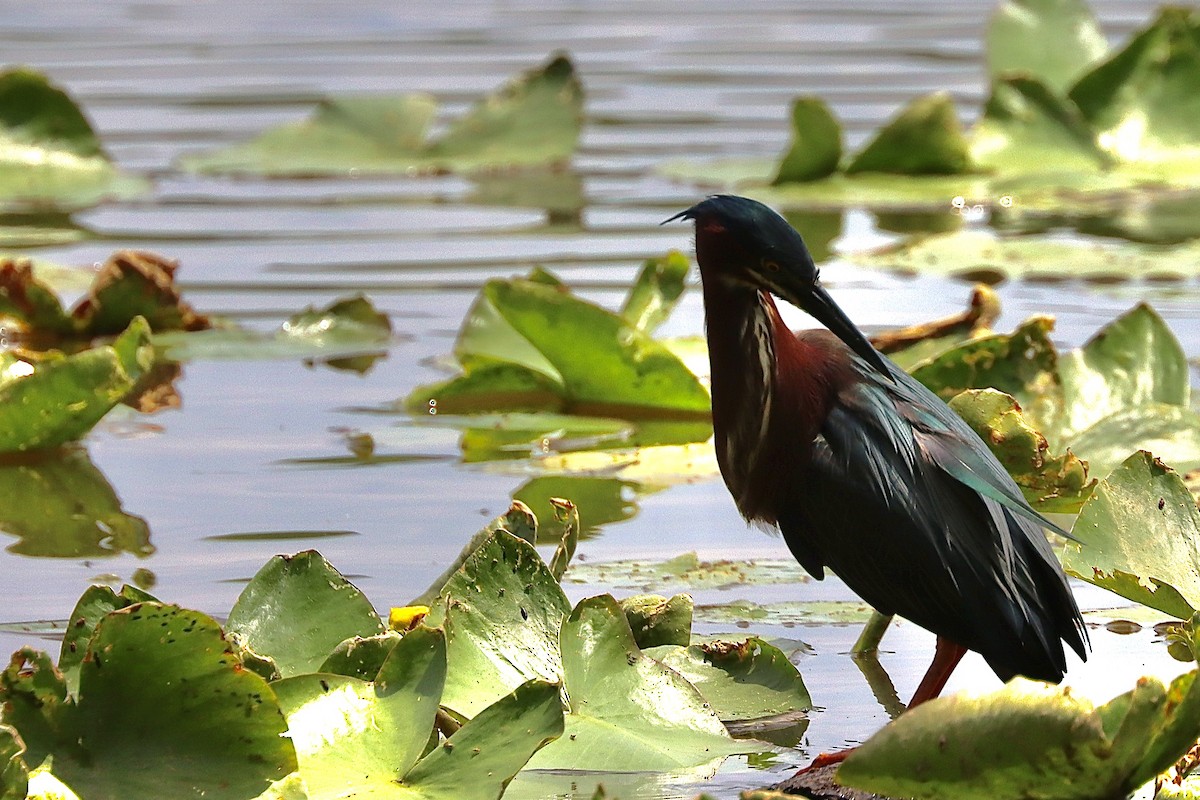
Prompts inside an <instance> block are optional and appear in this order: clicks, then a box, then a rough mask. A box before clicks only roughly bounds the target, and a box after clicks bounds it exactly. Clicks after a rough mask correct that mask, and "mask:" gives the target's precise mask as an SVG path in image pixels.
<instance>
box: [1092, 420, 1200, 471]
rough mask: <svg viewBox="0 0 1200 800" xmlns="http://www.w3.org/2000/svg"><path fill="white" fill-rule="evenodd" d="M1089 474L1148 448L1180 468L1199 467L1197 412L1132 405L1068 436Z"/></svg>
mask: <svg viewBox="0 0 1200 800" xmlns="http://www.w3.org/2000/svg"><path fill="white" fill-rule="evenodd" d="M1070 442H1071V449H1072V450H1074V451H1075V452H1077V453H1078V454H1079V457H1080V458H1082V459H1085V460H1086V461H1087V462H1088V464H1089V465H1091V466H1090V469H1091V471H1092V474H1094V475H1103V474H1105V473H1106V472H1109V471H1110V470H1114V469H1116V468H1117V467H1118V466H1120V464H1121V462H1122V461H1124V460H1125V459H1126V458H1128V457H1129V454H1130V453H1134V452H1136V451H1138V450H1149V451H1150V452H1152V453H1154V454H1155V455H1156V456H1157V457H1158V458H1160V459H1162V461H1163V462H1164V463H1167V464H1170V465H1171V466H1172V467H1174V468H1176V469H1178V470H1179V471H1180V472H1187V471H1190V470H1194V469H1200V413H1197V412H1195V411H1193V410H1192V409H1190V408H1185V407H1183V406H1174V405H1167V404H1166V403H1152V402H1151V403H1146V404H1144V405H1135V406H1131V407H1130V408H1127V409H1125V410H1123V411H1118V412H1117V413H1115V414H1113V415H1111V416H1108V417H1105V418H1104V419H1102V420H1100V421H1099V422H1097V423H1096V424H1095V425H1093V426H1092V427H1090V428H1088V429H1087V430H1085V431H1083V432H1082V433H1080V434H1079V435H1078V436H1074V437H1072V438H1071V439H1070Z"/></svg>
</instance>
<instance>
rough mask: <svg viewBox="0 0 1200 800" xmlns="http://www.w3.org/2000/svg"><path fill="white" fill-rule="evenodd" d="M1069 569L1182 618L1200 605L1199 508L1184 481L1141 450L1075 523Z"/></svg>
mask: <svg viewBox="0 0 1200 800" xmlns="http://www.w3.org/2000/svg"><path fill="white" fill-rule="evenodd" d="M1072 535H1073V536H1074V537H1075V538H1076V539H1078V540H1079V542H1078V543H1074V542H1069V543H1068V544H1067V546H1066V548H1065V550H1064V552H1063V566H1064V567H1065V568H1066V569H1067V571H1068V572H1070V573H1071V574H1072V575H1075V576H1076V577H1079V578H1082V579H1084V580H1085V581H1088V582H1089V583H1094V584H1096V585H1097V586H1101V587H1103V588H1105V589H1108V590H1110V591H1113V592H1116V593H1117V594H1119V595H1121V596H1122V597H1126V598H1128V599H1130V600H1133V601H1135V602H1138V603H1142V604H1144V605H1148V606H1150V607H1152V608H1157V609H1158V610H1159V611H1163V612H1165V613H1167V614H1170V615H1171V616H1173V617H1177V618H1179V619H1189V618H1191V616H1192V614H1193V613H1194V612H1195V610H1196V609H1197V608H1200V511H1198V510H1197V509H1196V503H1195V500H1193V498H1192V495H1191V493H1190V492H1189V491H1188V490H1187V487H1186V486H1184V484H1183V481H1182V480H1180V478H1179V476H1178V475H1177V474H1176V473H1175V471H1174V470H1172V469H1171V468H1170V467H1167V466H1166V465H1165V464H1163V463H1162V462H1161V461H1158V460H1157V459H1155V458H1154V457H1153V456H1151V455H1150V454H1149V453H1146V452H1144V451H1143V452H1139V453H1135V454H1134V455H1132V456H1130V457H1129V458H1128V459H1127V460H1126V461H1125V463H1124V464H1122V465H1121V466H1120V467H1119V468H1118V469H1117V470H1116V471H1114V472H1113V473H1112V474H1111V475H1109V476H1108V477H1107V478H1106V479H1105V480H1103V481H1101V482H1100V485H1098V486H1097V487H1096V489H1095V491H1093V492H1092V496H1091V498H1090V499H1089V500H1088V501H1087V503H1085V504H1084V506H1083V510H1082V511H1080V513H1079V518H1078V519H1076V520H1075V526H1074V527H1073V528H1072Z"/></svg>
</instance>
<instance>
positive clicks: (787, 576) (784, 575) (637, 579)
mask: <svg viewBox="0 0 1200 800" xmlns="http://www.w3.org/2000/svg"><path fill="white" fill-rule="evenodd" d="M563 580H564V582H566V583H577V584H599V585H601V586H606V587H611V588H614V589H640V590H642V591H652V590H653V591H675V590H679V589H721V588H731V587H734V586H747V585H768V584H781V583H804V582H807V581H808V580H809V575H808V573H807V572H805V571H804V569H803V568H801V566H800V565H799V564H797V563H796V561H795V560H794V559H756V560H737V561H701V560H700V558H699V557H698V556H697V555H696V554H695V553H684V554H683V555H679V556H676V557H675V558H672V559H670V560H669V561H645V560H641V559H632V560H623V561H595V562H594V561H585V562H579V563H576V564H573V565H571V568H570V569H568V570H567V572H566V574H565V575H564V576H563Z"/></svg>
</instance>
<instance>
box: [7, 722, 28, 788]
mask: <svg viewBox="0 0 1200 800" xmlns="http://www.w3.org/2000/svg"><path fill="white" fill-rule="evenodd" d="M24 754H25V743H24V742H22V741H21V736H20V734H18V733H17V731H16V729H15V728H12V727H10V726H8V725H0V800H25V795H26V794H28V792H29V769H28V768H27V767H26V766H25V760H24V759H23V758H21V756H22V755H24Z"/></svg>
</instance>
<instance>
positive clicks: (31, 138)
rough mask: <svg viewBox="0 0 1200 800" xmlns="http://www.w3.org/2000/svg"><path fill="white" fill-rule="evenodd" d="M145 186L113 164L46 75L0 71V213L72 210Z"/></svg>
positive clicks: (80, 115) (73, 106) (136, 191)
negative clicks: (0, 72)
mask: <svg viewBox="0 0 1200 800" xmlns="http://www.w3.org/2000/svg"><path fill="white" fill-rule="evenodd" d="M146 188H147V184H146V182H145V181H144V180H142V179H140V178H134V177H132V176H129V175H126V174H124V173H122V172H121V171H120V170H118V169H117V168H116V166H114V165H113V163H112V161H111V160H109V158H108V156H107V155H106V154H105V153H104V150H103V149H102V148H101V146H100V141H99V139H97V138H96V134H95V132H94V131H93V130H92V126H91V125H90V124H89V123H88V121H87V118H86V117H84V115H83V112H81V111H80V110H79V106H77V105H76V104H75V101H73V100H72V99H71V98H70V97H69V96H68V95H67V93H66V92H64V91H63V90H62V89H60V88H58V87H57V86H55V85H54V84H52V83H50V81H49V80H48V79H47V78H46V76H45V75H43V74H41V73H40V72H34V71H33V70H30V69H13V70H9V71H7V72H4V73H3V74H0V212H2V213H11V212H14V211H15V212H28V211H41V210H46V209H55V210H62V211H73V210H76V209H81V208H87V207H89V206H93V205H95V204H96V203H99V202H101V201H102V200H107V199H116V198H126V197H134V196H136V195H139V194H141V193H143V192H144V191H145V190H146Z"/></svg>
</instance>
